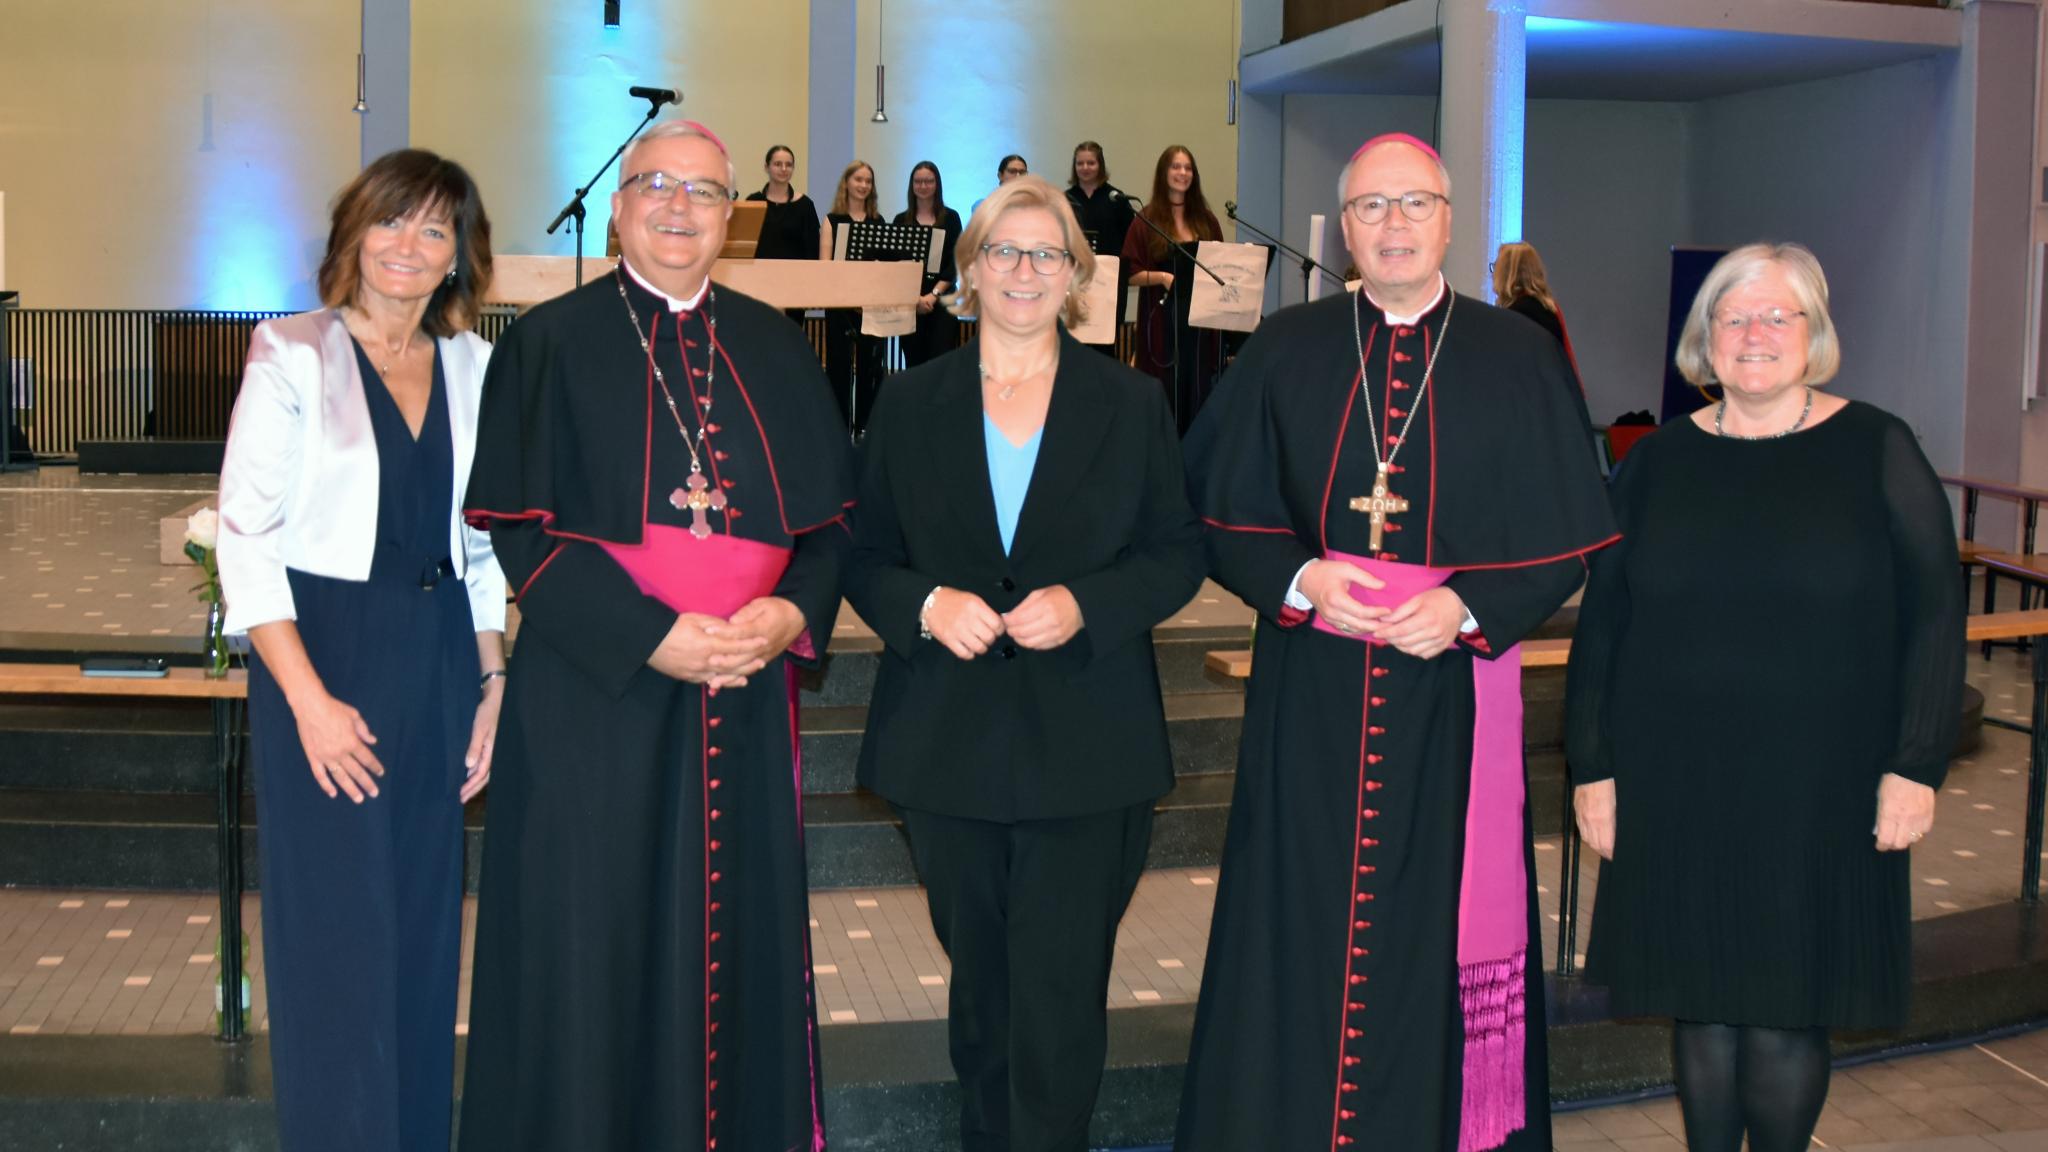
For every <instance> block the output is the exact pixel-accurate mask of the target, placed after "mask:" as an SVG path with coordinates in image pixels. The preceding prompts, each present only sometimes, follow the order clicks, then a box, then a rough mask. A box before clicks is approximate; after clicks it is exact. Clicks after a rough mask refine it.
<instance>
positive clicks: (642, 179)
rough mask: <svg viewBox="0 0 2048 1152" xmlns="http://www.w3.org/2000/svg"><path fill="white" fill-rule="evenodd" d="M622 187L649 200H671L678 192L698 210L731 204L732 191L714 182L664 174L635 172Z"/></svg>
mask: <svg viewBox="0 0 2048 1152" xmlns="http://www.w3.org/2000/svg"><path fill="white" fill-rule="evenodd" d="M623 186H630V187H631V188H633V189H634V190H635V191H637V192H639V193H640V195H641V196H643V197H645V198H646V199H649V200H673V199H675V198H676V193H677V192H679V191H680V192H681V193H682V194H683V195H684V196H685V197H687V198H688V199H689V201H690V203H692V204H695V205H696V206H697V207H699V208H716V207H718V206H719V205H721V204H730V203H732V190H731V189H730V188H727V187H726V186H725V185H723V184H720V183H718V182H717V181H715V180H685V179H683V178H682V177H680V176H671V175H669V174H668V173H666V172H636V173H634V174H633V175H631V176H628V177H626V179H625V180H624V181H623Z"/></svg>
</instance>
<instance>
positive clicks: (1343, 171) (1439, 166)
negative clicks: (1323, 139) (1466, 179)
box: [1337, 140, 1451, 212]
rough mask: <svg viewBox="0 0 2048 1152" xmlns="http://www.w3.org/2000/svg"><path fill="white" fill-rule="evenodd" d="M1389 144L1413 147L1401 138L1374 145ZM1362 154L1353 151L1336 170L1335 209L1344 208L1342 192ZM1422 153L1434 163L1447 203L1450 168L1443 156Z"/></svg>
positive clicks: (1341, 209)
mask: <svg viewBox="0 0 2048 1152" xmlns="http://www.w3.org/2000/svg"><path fill="white" fill-rule="evenodd" d="M1389 144H1404V145H1406V147H1409V148H1415V145H1413V144H1407V142H1406V141H1402V140H1382V141H1380V143H1379V144H1377V145H1375V148H1384V147H1386V146H1387V145H1389ZM1415 150H1416V151H1418V152H1421V151H1422V150H1421V149H1420V148H1415ZM1364 155H1365V153H1363V152H1357V153H1353V154H1352V157H1351V159H1349V160H1346V161H1345V162H1344V167H1342V168H1340V169H1338V170H1337V209H1338V211H1340V212H1341V211H1343V209H1344V192H1345V190H1346V189H1348V188H1350V187H1351V170H1352V169H1353V168H1355V167H1357V166H1358V161H1359V159H1360V158H1361V157H1363V156H1364ZM1422 155H1423V157H1424V158H1425V159H1427V160H1428V161H1429V162H1430V163H1432V164H1435V165H1436V178H1437V179H1439V180H1441V181H1443V182H1444V201H1445V202H1446V203H1448V202H1449V201H1450V199H1451V170H1450V169H1449V168H1446V167H1444V161H1443V157H1441V156H1431V155H1430V154H1429V153H1427V152H1423V153H1422ZM1380 191H1400V192H1412V191H1414V189H1412V188H1400V189H1380Z"/></svg>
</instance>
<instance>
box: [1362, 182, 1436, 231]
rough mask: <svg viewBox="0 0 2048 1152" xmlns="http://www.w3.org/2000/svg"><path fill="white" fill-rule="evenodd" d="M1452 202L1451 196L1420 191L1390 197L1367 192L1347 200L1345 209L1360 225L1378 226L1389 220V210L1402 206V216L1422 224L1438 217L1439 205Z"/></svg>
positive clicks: (1380, 193)
mask: <svg viewBox="0 0 2048 1152" xmlns="http://www.w3.org/2000/svg"><path fill="white" fill-rule="evenodd" d="M1450 202H1451V198H1450V197H1449V196H1444V195H1441V194H1439V193H1436V192H1426V191H1422V190H1419V189H1418V190H1417V191H1414V192H1403V193H1401V194H1400V195H1399V196H1389V195H1387V194H1386V193H1384V192H1367V193H1365V194H1364V195H1362V196H1353V197H1352V198H1351V199H1349V200H1346V201H1345V202H1344V208H1345V210H1346V211H1348V212H1350V213H1351V215H1352V216H1353V217H1355V218H1356V219H1357V220H1358V222H1359V223H1360V224H1377V223H1379V222H1380V221H1382V220H1385V219H1386V218H1387V211H1388V210H1389V209H1391V208H1392V207H1393V206H1394V205H1396V204H1399V205H1400V206H1401V215H1403V216H1406V217H1407V218H1408V219H1410V220H1413V221H1415V222H1416V223H1418V224H1420V223H1421V222H1423V221H1424V220H1427V219H1429V218H1430V217H1431V216H1434V215H1436V206H1437V204H1438V203H1444V204H1449V203H1450Z"/></svg>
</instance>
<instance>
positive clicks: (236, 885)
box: [0, 664, 249, 1043]
mask: <svg viewBox="0 0 2048 1152" xmlns="http://www.w3.org/2000/svg"><path fill="white" fill-rule="evenodd" d="M0 696H72V697H84V698H90V699H103V700H104V699H114V700H205V701H208V702H210V703H211V704H212V705H213V747H214V758H215V762H216V763H217V765H218V766H219V769H220V779H219V786H220V812H219V818H218V820H217V824H216V827H217V833H218V843H219V852H220V885H219V887H220V940H221V948H220V971H221V984H220V986H221V988H222V989H223V990H224V991H225V995H223V996H222V997H221V1017H220V1019H221V1025H220V1038H221V1039H222V1040H224V1041H227V1042H229V1043H236V1042H239V1041H241V1040H243V1039H245V1036H246V1033H245V1028H244V1021H243V1017H242V997H241V995H240V993H239V991H237V990H239V989H240V988H241V987H242V949H241V947H240V941H241V939H242V721H243V716H244V715H245V710H246V706H247V701H248V698H249V674H248V673H247V672H245V671H243V670H241V669H235V670H233V671H230V672H229V673H228V674H227V676H226V677H225V678H222V679H218V680H216V679H211V678H209V677H207V676H206V675H205V673H203V672H202V671H200V670H199V669H197V668H173V669H171V670H170V671H169V672H168V673H167V674H165V675H163V676H155V677H133V678H130V677H119V676H87V675H86V674H85V671H84V669H83V668H81V667H80V666H79V665H77V664H0Z"/></svg>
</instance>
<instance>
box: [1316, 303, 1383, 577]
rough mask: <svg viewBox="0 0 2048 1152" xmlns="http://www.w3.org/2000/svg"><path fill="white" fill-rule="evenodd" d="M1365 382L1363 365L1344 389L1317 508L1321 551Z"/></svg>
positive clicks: (1374, 336) (1326, 544) (1325, 544)
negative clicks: (1339, 467)
mask: <svg viewBox="0 0 2048 1152" xmlns="http://www.w3.org/2000/svg"><path fill="white" fill-rule="evenodd" d="M1379 335H1380V326H1379V325H1378V324H1374V325H1373V326H1372V337H1371V339H1373V340H1377V339H1379ZM1371 347H1372V344H1371V343H1370V341H1368V342H1367V344H1366V348H1368V349H1370V348H1371ZM1364 383H1365V369H1364V367H1363V366H1361V367H1360V368H1359V370H1358V374H1357V375H1355V376H1353V377H1352V378H1351V386H1350V387H1349V388H1346V389H1345V390H1344V414H1343V415H1342V416H1340V417H1338V419H1337V440H1336V443H1334V444H1332V445H1330V472H1329V475H1328V476H1325V477H1324V478H1323V503H1322V506H1321V507H1320V508H1318V509H1317V510H1316V543H1317V545H1318V546H1319V551H1323V552H1328V551H1329V550H1330V492H1331V491H1332V490H1333V489H1335V488H1336V487H1337V461H1338V460H1340V459H1342V458H1343V456H1344V433H1345V431H1346V430H1347V429H1349V428H1350V427H1351V409H1352V408H1354V407H1356V406H1357V404H1358V393H1359V392H1360V390H1361V388H1360V386H1361V385H1363V384H1364ZM1367 402H1368V403H1370V402H1371V401H1370V400H1368V401H1367Z"/></svg>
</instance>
